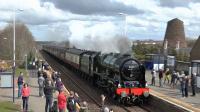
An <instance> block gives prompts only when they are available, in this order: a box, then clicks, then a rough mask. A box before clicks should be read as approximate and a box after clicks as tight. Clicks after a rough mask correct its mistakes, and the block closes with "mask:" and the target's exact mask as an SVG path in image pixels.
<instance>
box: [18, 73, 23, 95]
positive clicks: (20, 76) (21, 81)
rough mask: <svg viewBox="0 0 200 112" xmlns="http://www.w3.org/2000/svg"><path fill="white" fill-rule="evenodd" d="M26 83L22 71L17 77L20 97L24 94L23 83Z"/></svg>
mask: <svg viewBox="0 0 200 112" xmlns="http://www.w3.org/2000/svg"><path fill="white" fill-rule="evenodd" d="M23 83H24V78H23V73H22V72H20V75H19V77H18V79H17V84H18V98H19V97H21V95H22V85H23Z"/></svg>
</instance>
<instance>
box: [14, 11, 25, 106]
mask: <svg viewBox="0 0 200 112" xmlns="http://www.w3.org/2000/svg"><path fill="white" fill-rule="evenodd" d="M15 11H16V9H15V8H14V9H13V103H14V102H15ZM17 11H23V10H22V9H18V10H17Z"/></svg>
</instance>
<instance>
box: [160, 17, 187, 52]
mask: <svg viewBox="0 0 200 112" xmlns="http://www.w3.org/2000/svg"><path fill="white" fill-rule="evenodd" d="M165 43H167V48H171V49H177V48H178V49H179V48H186V47H187V43H186V41H185V31H184V25H183V21H181V20H179V19H178V18H175V19H172V20H170V21H168V23H167V29H166V33H165V38H164V43H163V47H164V48H165V47H166V46H165Z"/></svg>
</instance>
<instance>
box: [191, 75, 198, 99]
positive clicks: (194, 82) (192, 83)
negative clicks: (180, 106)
mask: <svg viewBox="0 0 200 112" xmlns="http://www.w3.org/2000/svg"><path fill="white" fill-rule="evenodd" d="M196 75H197V74H196V73H193V74H192V76H191V87H192V96H195V95H196V91H195V88H196V85H197V82H196V79H197V76H196Z"/></svg>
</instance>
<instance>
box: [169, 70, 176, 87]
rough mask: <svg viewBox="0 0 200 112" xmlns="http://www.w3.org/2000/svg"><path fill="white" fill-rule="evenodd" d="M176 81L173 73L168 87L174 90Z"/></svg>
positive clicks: (174, 72)
mask: <svg viewBox="0 0 200 112" xmlns="http://www.w3.org/2000/svg"><path fill="white" fill-rule="evenodd" d="M175 81H176V71H173V73H172V78H171V83H170V86H171V87H172V88H174V86H175Z"/></svg>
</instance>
